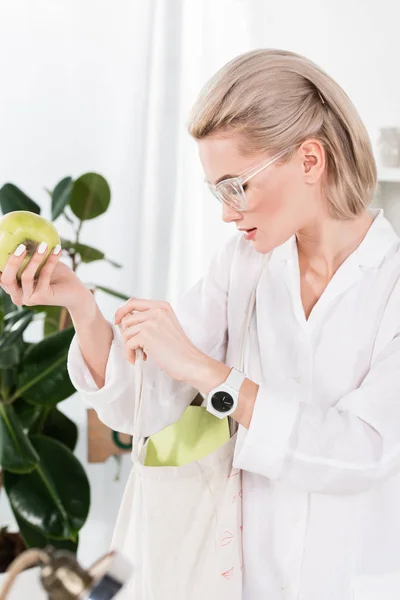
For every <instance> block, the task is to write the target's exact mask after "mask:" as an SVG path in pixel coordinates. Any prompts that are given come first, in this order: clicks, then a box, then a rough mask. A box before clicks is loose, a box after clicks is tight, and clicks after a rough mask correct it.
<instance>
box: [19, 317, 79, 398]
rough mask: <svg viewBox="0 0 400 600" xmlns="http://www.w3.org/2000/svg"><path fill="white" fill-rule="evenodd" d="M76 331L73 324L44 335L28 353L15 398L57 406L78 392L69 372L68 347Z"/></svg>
mask: <svg viewBox="0 0 400 600" xmlns="http://www.w3.org/2000/svg"><path fill="white" fill-rule="evenodd" d="M74 334H75V330H74V328H73V327H70V328H68V329H65V330H64V331H60V332H57V333H54V334H53V335H50V336H48V337H46V338H44V339H43V340H42V341H40V342H39V343H38V344H35V345H33V346H31V347H30V348H29V350H28V351H27V352H26V353H25V355H24V359H23V363H22V364H21V368H20V371H19V373H18V376H17V390H16V392H15V393H14V395H13V398H18V397H20V396H23V397H24V398H25V400H27V401H28V402H32V403H33V404H40V405H42V406H54V405H55V404H57V403H58V402H61V400H65V399H66V398H69V397H70V396H72V394H73V393H75V388H74V387H73V385H72V383H71V380H70V378H69V375H68V371H67V356H68V350H69V347H70V344H71V341H72V338H73V336H74Z"/></svg>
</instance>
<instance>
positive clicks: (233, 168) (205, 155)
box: [198, 135, 257, 183]
mask: <svg viewBox="0 0 400 600" xmlns="http://www.w3.org/2000/svg"><path fill="white" fill-rule="evenodd" d="M198 146H199V155H200V161H201V164H202V166H203V170H204V175H205V178H206V179H207V180H208V181H209V182H210V183H215V182H216V181H217V180H218V179H220V177H222V176H223V175H230V176H233V177H234V176H236V175H240V174H241V173H244V172H245V171H247V169H249V168H251V167H253V166H254V164H255V163H256V162H257V157H255V156H246V157H244V156H242V155H241V154H240V152H239V139H238V137H237V136H233V135H232V136H229V137H228V136H223V137H222V136H218V137H215V136H212V137H207V138H204V139H202V140H199V142H198Z"/></svg>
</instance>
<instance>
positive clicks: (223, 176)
mask: <svg viewBox="0 0 400 600" xmlns="http://www.w3.org/2000/svg"><path fill="white" fill-rule="evenodd" d="M234 177H238V175H229V174H226V175H222V177H220V178H219V179H217V181H216V182H215V185H218V184H219V183H221V181H223V180H224V179H233V178H234Z"/></svg>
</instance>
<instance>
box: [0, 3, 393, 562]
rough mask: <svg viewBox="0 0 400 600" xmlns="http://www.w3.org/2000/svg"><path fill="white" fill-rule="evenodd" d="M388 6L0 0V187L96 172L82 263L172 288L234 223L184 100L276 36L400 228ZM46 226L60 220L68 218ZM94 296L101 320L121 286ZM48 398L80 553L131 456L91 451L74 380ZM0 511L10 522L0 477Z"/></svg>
mask: <svg viewBox="0 0 400 600" xmlns="http://www.w3.org/2000/svg"><path fill="white" fill-rule="evenodd" d="M399 13H400V9H399V5H398V3H397V2H395V0H380V2H376V1H373V0H336V1H335V2H327V1H324V0H308V2H307V3H302V2H298V1H297V0H286V2H276V1H275V2H272V1H271V2H270V1H268V0H113V1H112V2H111V1H110V0H67V1H66V0H9V1H8V0H0V81H1V86H0V187H1V186H2V185H4V184H5V183H7V182H11V183H14V184H15V185H17V186H18V187H19V188H21V189H22V190H23V191H24V192H25V193H26V194H27V195H28V196H29V197H31V198H32V199H34V200H35V202H37V203H38V204H39V205H40V207H41V209H42V215H43V216H45V217H49V216H50V209H51V206H50V198H49V195H48V193H47V192H46V189H45V188H48V189H50V190H51V189H53V188H54V186H55V185H56V184H57V182H59V181H60V179H62V178H63V177H65V176H71V177H72V178H73V179H75V178H77V177H79V176H80V175H81V174H82V173H85V172H96V173H100V174H101V175H103V176H104V177H105V178H106V179H107V181H108V183H109V185H110V188H111V203H110V207H109V209H108V210H107V212H106V213H105V214H103V215H101V216H100V217H99V218H97V219H95V220H92V221H87V222H85V225H84V228H83V230H82V236H81V237H82V241H83V242H84V243H86V244H89V245H90V246H94V247H97V248H101V250H102V251H104V252H105V253H106V255H107V256H108V257H110V258H112V259H113V260H115V261H116V262H118V263H120V264H121V265H122V268H119V269H117V268H113V266H112V265H110V264H108V263H105V262H102V261H97V262H91V263H89V264H83V265H82V267H81V269H80V272H79V275H80V277H81V278H82V279H83V281H85V283H87V284H88V285H89V284H91V282H93V281H96V282H97V283H101V284H102V285H104V286H108V287H110V288H113V289H115V290H120V291H121V292H123V293H124V294H126V295H127V296H137V297H144V298H153V299H159V300H161V299H165V300H168V301H170V302H174V301H175V300H176V299H177V298H178V297H179V296H180V295H181V294H182V293H183V292H184V291H186V290H187V289H189V287H191V286H192V285H193V284H194V283H195V282H196V280H197V279H199V278H200V277H201V275H202V273H203V272H204V270H205V268H206V267H207V264H208V262H209V260H210V258H211V256H212V255H213V254H214V252H215V251H216V250H217V248H218V247H219V246H220V245H221V244H222V243H223V242H224V241H225V240H226V239H227V238H228V237H229V236H231V235H232V234H233V233H234V229H233V227H234V225H231V226H229V225H226V224H224V223H222V221H221V215H220V207H219V205H218V204H217V202H216V201H215V200H213V198H212V196H211V194H210V193H209V192H208V190H207V189H206V188H205V186H204V183H203V174H202V170H201V166H200V162H199V159H198V155H197V149H196V143H195V142H194V141H193V140H191V139H190V137H189V135H188V133H187V118H188V113H189V111H190V107H191V105H192V103H193V102H194V100H195V98H196V96H197V94H198V92H199V91H200V89H201V87H202V85H203V84H204V83H205V81H206V80H207V79H208V78H209V77H210V76H211V75H212V74H213V73H214V72H215V71H216V70H217V69H218V68H220V67H221V66H222V65H223V64H224V63H226V62H227V61H228V60H230V59H231V58H233V57H234V56H236V55H238V54H240V53H242V52H245V51H247V50H251V49H254V48H259V47H275V48H283V49H287V50H292V51H295V52H298V53H301V54H304V55H305V56H307V57H309V58H311V59H312V60H314V61H315V62H317V63H318V64H319V65H320V66H322V67H323V68H324V69H325V70H326V71H327V72H328V73H329V74H330V75H332V76H333V77H334V78H335V79H336V80H337V81H338V83H339V84H340V85H341V86H342V87H343V88H344V89H345V90H346V92H347V93H348V95H349V96H350V97H351V99H352V100H353V102H354V104H355V105H356V107H357V109H358V110H359V112H360V114H361V117H362V118H363V120H364V122H365V124H366V126H367V129H368V131H369V133H370V136H371V140H372V143H373V147H374V151H375V155H376V158H377V162H378V167H379V179H380V184H379V191H378V193H377V197H376V204H377V205H379V206H383V207H384V209H385V213H386V215H387V216H388V217H389V219H390V220H391V221H392V223H393V224H394V226H395V227H396V229H397V230H398V231H400V211H399V207H400V203H398V199H399V192H400V141H399V129H398V128H400V78H399V76H398V60H399V56H400V55H399V34H398V32H399V22H400V21H399V16H400V14H399ZM57 228H58V230H59V232H60V234H61V235H63V236H66V237H68V236H69V235H70V234H69V231H70V224H69V223H68V221H67V220H66V219H63V218H62V217H61V218H60V219H58V221H57ZM98 303H99V305H100V308H101V309H102V311H103V312H104V314H105V315H106V317H107V318H109V319H110V320H111V319H112V318H113V315H114V312H115V311H116V309H117V308H118V307H119V306H120V304H121V303H122V301H121V300H120V299H118V298H115V297H112V296H110V295H106V294H100V293H99V294H98ZM37 335H38V332H37V331H36V330H35V323H33V324H32V326H31V327H30V329H29V336H30V338H31V339H32V340H34V339H35V336H37ZM59 409H60V410H61V411H62V412H63V413H64V414H66V415H68V416H69V417H70V418H71V419H72V420H73V421H74V422H75V423H76V424H77V425H78V429H79V439H78V445H77V448H76V455H77V456H78V457H79V459H80V461H81V462H82V464H83V465H84V467H85V469H86V472H87V474H88V476H89V480H90V486H91V506H90V513H89V518H88V520H87V521H86V524H85V525H84V527H83V529H82V531H81V534H80V546H79V554H78V555H79V557H80V559H81V560H82V562H84V563H85V564H89V563H91V562H93V561H94V560H95V559H96V558H98V557H99V556H100V555H101V554H102V553H104V552H106V551H107V549H108V547H109V543H110V540H111V534H112V530H113V527H114V523H115V518H116V514H117V510H118V507H119V504H120V501H121V496H122V492H123V489H124V485H125V481H126V478H127V475H128V472H129V469H130V458H129V454H124V455H123V456H122V457H121V458H120V459H119V462H120V464H118V463H117V461H116V460H114V459H113V458H112V457H110V458H109V459H107V460H106V461H105V462H102V463H96V464H93V463H89V462H88V452H87V445H88V440H87V435H88V434H87V413H86V406H85V405H84V403H83V402H82V401H81V400H80V398H79V397H78V396H77V395H76V394H75V395H74V396H72V397H71V398H68V399H67V400H64V401H63V402H62V403H61V404H60V405H59ZM118 472H119V479H118V480H116V475H117V473H118ZM2 525H9V526H10V528H11V529H12V528H13V527H14V526H15V523H14V520H13V516H12V513H11V510H10V508H9V505H8V501H7V498H6V496H5V494H3V493H1V492H0V526H2Z"/></svg>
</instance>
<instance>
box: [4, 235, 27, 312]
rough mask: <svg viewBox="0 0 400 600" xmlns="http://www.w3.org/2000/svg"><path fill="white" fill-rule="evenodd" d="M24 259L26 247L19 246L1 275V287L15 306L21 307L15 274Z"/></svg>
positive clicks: (19, 291) (20, 293) (20, 295)
mask: <svg viewBox="0 0 400 600" xmlns="http://www.w3.org/2000/svg"><path fill="white" fill-rule="evenodd" d="M25 258H26V247H25V246H24V245H23V244H20V245H19V246H18V248H17V249H16V251H15V252H14V254H12V255H11V256H10V258H9V259H8V261H7V264H6V266H5V267H4V271H3V273H2V275H1V287H2V288H3V290H4V291H5V292H7V294H9V295H10V296H11V300H12V301H13V302H14V304H16V305H17V306H21V305H22V289H21V286H20V285H19V284H18V281H17V273H18V271H19V268H20V267H21V265H22V263H23V261H24V260H25Z"/></svg>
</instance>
